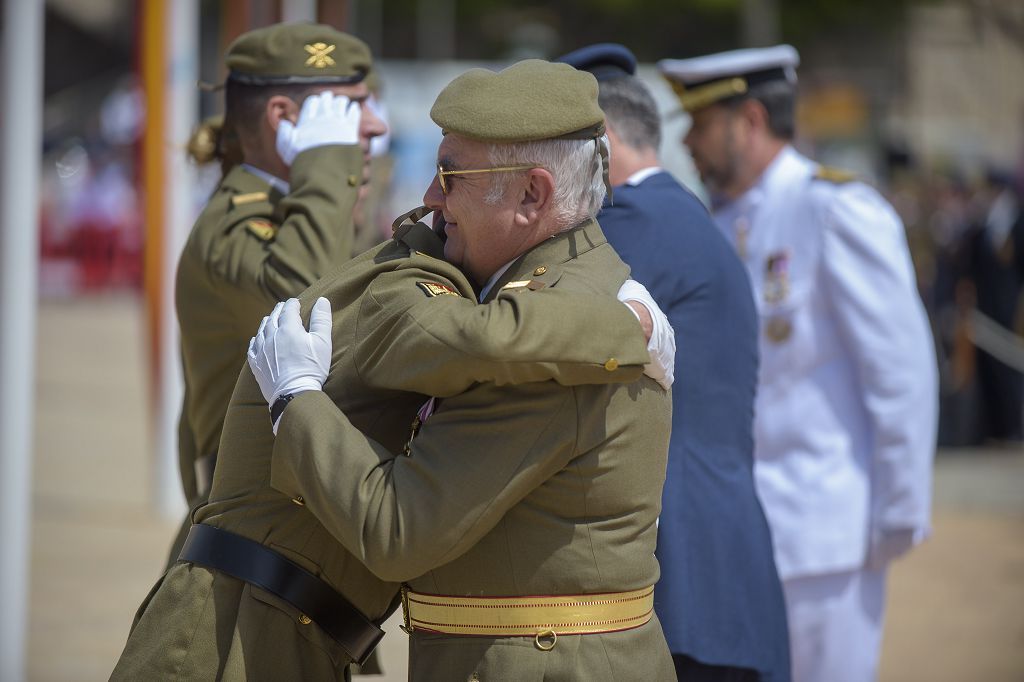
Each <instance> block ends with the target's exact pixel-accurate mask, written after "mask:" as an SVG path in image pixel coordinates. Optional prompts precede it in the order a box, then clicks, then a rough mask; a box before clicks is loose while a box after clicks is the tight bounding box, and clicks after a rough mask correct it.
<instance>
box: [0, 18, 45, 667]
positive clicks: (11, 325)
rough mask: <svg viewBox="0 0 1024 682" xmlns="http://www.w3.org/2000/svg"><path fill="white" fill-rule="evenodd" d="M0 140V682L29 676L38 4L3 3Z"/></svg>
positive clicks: (39, 136) (39, 67)
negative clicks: (0, 607) (0, 613)
mask: <svg viewBox="0 0 1024 682" xmlns="http://www.w3.org/2000/svg"><path fill="white" fill-rule="evenodd" d="M0 46H2V47H0V50H2V52H0V54H2V55H3V101H4V109H3V113H2V114H0V115H2V117H3V121H2V125H0V129H2V132H0V135H2V138H0V139H2V140H3V142H2V144H0V149H2V150H3V154H2V155H0V163H2V164H3V166H2V169H0V178H2V179H3V187H2V188H0V211H2V213H0V215H2V218H0V320H2V325H3V326H2V328H0V377H2V381H3V384H2V385H0V552H2V554H3V559H2V560H0V604H3V611H4V616H3V618H0V679H2V680H11V681H12V682H16V681H17V680H23V679H25V678H26V672H27V671H26V666H25V658H26V656H25V652H26V647H25V645H26V641H27V634H28V591H29V580H28V576H29V571H28V568H29V563H30V561H31V554H30V547H31V545H30V542H29V538H30V530H31V526H32V496H31V492H32V429H33V425H34V421H35V420H34V416H33V408H34V406H35V335H36V305H37V300H36V295H37V278H38V270H39V170H40V150H41V149H42V132H41V131H42V126H41V122H42V118H43V112H42V109H43V107H42V100H43V72H42V69H43V0H4V14H3V37H2V40H0Z"/></svg>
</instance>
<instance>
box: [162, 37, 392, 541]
mask: <svg viewBox="0 0 1024 682" xmlns="http://www.w3.org/2000/svg"><path fill="white" fill-rule="evenodd" d="M226 63H227V67H228V69H229V73H228V78H227V82H226V84H225V99H226V112H225V121H224V128H225V130H224V135H225V136H226V137H228V138H230V139H231V140H233V141H234V144H232V147H234V146H236V145H237V146H239V147H240V151H241V153H242V163H241V164H240V165H236V166H234V167H233V168H231V169H230V170H228V171H227V174H226V175H225V177H224V178H223V180H222V181H221V183H220V186H219V187H218V188H217V190H216V191H215V193H214V194H213V196H212V197H211V199H210V201H209V204H208V205H207V206H206V208H205V209H204V211H203V212H202V214H201V215H200V216H199V219H198V220H197V221H196V224H195V227H194V228H193V229H192V233H191V235H190V236H189V239H188V241H187V243H186V245H185V249H184V252H183V253H182V255H181V260H180V262H179V265H178V273H177V281H176V287H175V299H176V305H177V313H178V321H179V323H180V325H181V347H182V364H183V367H184V372H185V399H184V404H183V405H182V410H181V418H180V424H179V432H178V436H179V437H178V447H179V461H180V468H181V477H182V483H183V485H184V491H185V496H186V499H187V500H188V503H189V506H190V507H192V508H194V507H195V505H197V504H199V503H201V502H203V501H205V499H206V495H207V494H208V493H209V483H210V481H209V478H210V475H211V472H212V470H213V464H214V462H215V460H216V452H217V443H218V441H219V440H220V433H221V427H222V425H223V423H224V411H225V409H226V408H227V404H228V399H229V398H230V397H231V389H232V388H233V387H234V385H235V380H236V379H237V378H238V369H239V367H241V366H242V364H243V362H244V358H245V349H246V345H247V343H248V341H249V338H250V337H251V336H252V329H253V327H254V326H255V325H257V324H259V321H260V319H261V318H262V317H263V316H264V315H266V314H267V313H268V312H269V311H270V310H271V308H273V307H274V304H275V303H276V302H277V301H279V300H281V299H283V298H287V297H288V296H292V295H295V294H297V293H299V292H300V291H302V290H303V289H305V288H306V287H308V286H309V285H310V284H312V283H313V282H314V281H316V280H317V279H319V278H320V277H321V276H322V275H323V274H324V273H325V272H326V271H327V270H328V269H329V268H330V267H331V266H332V265H335V264H338V263H341V262H343V261H345V260H348V258H349V256H350V251H351V248H352V239H353V227H352V211H353V206H354V205H355V203H356V200H357V197H358V195H359V193H360V192H361V191H362V192H365V191H366V190H365V189H364V184H365V183H364V178H366V177H367V176H366V175H365V174H366V172H367V171H366V163H365V162H366V159H367V158H368V157H369V143H370V140H371V138H373V137H374V136H377V135H381V134H383V133H384V132H385V131H386V128H385V126H384V124H383V122H382V121H380V119H378V118H377V117H376V116H375V115H374V114H373V112H372V111H371V110H370V109H369V108H368V107H367V106H366V101H367V98H368V97H369V90H368V89H367V87H366V85H365V83H364V79H365V78H366V75H367V74H368V73H369V71H370V69H371V66H372V63H371V59H370V51H369V49H368V48H367V47H366V45H365V44H364V43H363V42H362V41H360V40H358V39H356V38H354V37H352V36H350V35H346V34H344V33H340V32H338V31H336V30H334V29H333V28H330V27H328V26H321V25H315V24H286V25H275V26H271V27H268V28H262V29H258V30H255V31H251V32H249V33H246V34H244V35H242V36H241V37H239V38H238V39H237V40H236V41H235V42H234V43H232V45H231V46H230V47H229V48H228V52H227V57H226ZM187 528H188V521H186V525H185V527H184V528H183V530H187ZM182 539H183V536H182V537H179V538H178V540H177V541H176V542H175V547H174V550H173V551H172V554H171V557H170V558H171V560H172V561H173V559H174V558H175V557H176V556H177V549H178V548H179V547H180V542H181V540H182Z"/></svg>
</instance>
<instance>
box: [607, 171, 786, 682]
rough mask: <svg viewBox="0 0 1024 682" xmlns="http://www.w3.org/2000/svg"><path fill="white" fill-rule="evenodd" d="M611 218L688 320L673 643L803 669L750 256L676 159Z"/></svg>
mask: <svg viewBox="0 0 1024 682" xmlns="http://www.w3.org/2000/svg"><path fill="white" fill-rule="evenodd" d="M614 199H615V202H614V205H607V204H606V205H605V206H604V208H602V210H601V213H600V214H599V215H598V220H599V222H600V224H601V228H602V229H603V230H604V233H605V235H607V237H608V241H609V242H611V244H612V246H614V247H615V250H616V251H618V252H619V255H620V256H621V257H622V259H623V260H624V261H625V262H626V263H627V264H628V265H629V266H630V268H631V269H632V271H633V274H632V277H633V278H634V279H636V280H638V281H639V282H641V283H642V284H643V285H644V286H646V287H647V288H648V289H649V290H650V292H651V294H652V295H653V296H654V299H655V300H656V301H657V302H658V305H660V306H661V308H662V310H664V311H665V314H666V315H667V316H668V319H669V321H670V322H671V323H672V327H673V328H674V329H675V333H676V345H677V352H676V366H675V383H674V384H673V386H672V400H673V408H672V442H671V445H670V449H669V460H668V476H667V479H666V481H665V492H664V498H663V501H662V512H661V520H660V522H659V528H658V550H657V555H658V559H659V561H660V562H661V570H662V573H661V581H660V582H659V583H658V585H657V588H656V589H655V593H654V597H655V609H656V610H657V613H658V618H659V619H660V620H661V623H662V626H663V627H664V629H665V636H666V638H667V639H668V643H669V648H670V649H671V650H672V652H673V653H682V654H686V655H688V656H690V657H692V658H696V659H697V660H699V661H701V662H703V663H707V664H711V665H728V666H737V667H745V668H754V669H756V670H759V671H761V672H762V677H763V679H765V680H773V681H774V680H788V679H789V642H788V635H787V629H786V613H785V604H784V601H783V597H782V587H781V585H780V583H779V578H778V574H777V573H776V570H775V561H774V559H773V558H772V546H771V536H770V534H769V530H768V524H767V522H766V520H765V516H764V512H763V511H762V509H761V504H760V502H759V501H758V498H757V494H756V492H755V490H754V478H753V466H754V462H753V447H754V445H753V435H752V426H753V417H754V395H755V391H756V388H757V366H758V351H757V338H758V318H757V311H756V309H755V306H754V301H753V296H752V294H751V288H750V283H749V280H748V278H747V272H746V269H745V268H744V267H743V264H742V263H741V262H740V260H739V258H738V257H737V256H736V254H735V252H734V250H733V248H732V246H731V245H730V244H729V243H728V242H727V241H726V240H725V237H724V236H723V235H722V233H721V232H720V231H719V230H718V228H717V227H716V226H715V224H714V222H713V221H712V219H711V216H710V215H709V214H708V212H707V210H706V209H705V208H704V206H703V205H702V204H701V203H700V201H699V200H698V199H697V198H696V197H695V196H694V195H693V194H691V193H690V192H689V191H687V190H686V189H684V188H683V187H682V186H681V185H680V184H679V183H678V182H676V181H675V180H674V179H673V178H672V177H671V176H670V175H669V174H668V173H665V172H659V173H657V174H656V175H652V176H651V177H649V178H647V179H646V180H644V181H643V182H641V183H640V184H639V185H637V186H635V187H634V186H629V185H620V186H619V187H616V188H615V197H614Z"/></svg>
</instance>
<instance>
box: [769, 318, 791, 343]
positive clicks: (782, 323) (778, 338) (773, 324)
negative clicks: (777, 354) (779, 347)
mask: <svg viewBox="0 0 1024 682" xmlns="http://www.w3.org/2000/svg"><path fill="white" fill-rule="evenodd" d="M792 333H793V323H792V322H790V321H789V318H786V317H782V316H778V315H777V316H775V317H770V318H768V321H767V322H765V324H764V335H765V336H767V337H768V340H769V341H771V342H772V343H782V342H783V341H786V340H787V339H788V338H789V337H790V335H791V334H792Z"/></svg>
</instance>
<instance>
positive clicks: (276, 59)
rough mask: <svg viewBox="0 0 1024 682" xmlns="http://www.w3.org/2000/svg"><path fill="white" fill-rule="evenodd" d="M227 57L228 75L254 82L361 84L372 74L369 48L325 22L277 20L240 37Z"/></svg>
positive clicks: (225, 60) (267, 83) (229, 50)
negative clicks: (279, 21) (302, 22)
mask: <svg viewBox="0 0 1024 682" xmlns="http://www.w3.org/2000/svg"><path fill="white" fill-rule="evenodd" d="M224 62H225V63H226V64H227V67H228V69H229V71H230V73H229V76H228V77H229V78H232V79H235V80H240V81H242V82H245V83H251V84H254V85H273V84H278V83H324V84H329V83H358V82H360V81H361V80H363V79H364V78H365V77H366V74H367V73H369V71H370V67H371V64H372V59H371V57H370V48H368V47H367V46H366V43H364V42H363V41H361V40H359V39H358V38H356V37H355V36H351V35H348V34H347V33H342V32H341V31H338V30H337V29H335V28H332V27H330V26H326V25H324V24H274V25H273V26H267V27H266V28H259V29H256V30H255V31H249V32H248V33H244V34H242V35H241V36H239V37H238V38H237V39H236V40H235V41H234V42H233V43H231V45H230V46H229V47H228V51H227V55H226V56H225V58H224Z"/></svg>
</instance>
